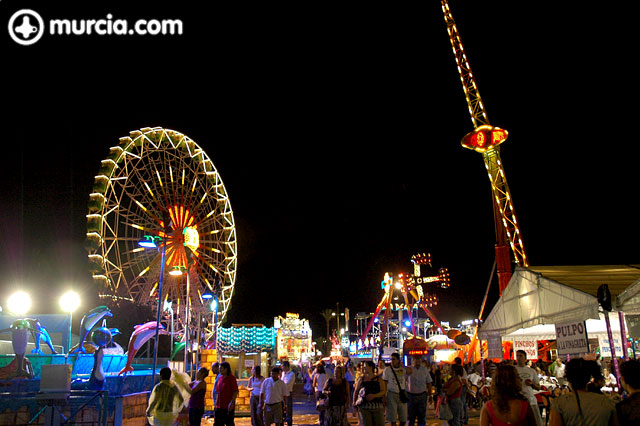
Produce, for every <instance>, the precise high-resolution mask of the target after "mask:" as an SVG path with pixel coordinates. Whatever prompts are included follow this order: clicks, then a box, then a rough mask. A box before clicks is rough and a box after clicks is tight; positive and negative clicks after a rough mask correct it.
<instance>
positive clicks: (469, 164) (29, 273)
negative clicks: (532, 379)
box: [0, 0, 640, 335]
mask: <svg viewBox="0 0 640 426" xmlns="http://www.w3.org/2000/svg"><path fill="white" fill-rule="evenodd" d="M427 3H428V4H426V5H422V6H420V7H418V6H414V5H411V6H406V5H395V4H394V5H392V4H384V5H381V6H372V5H370V4H366V5H365V4H362V5H360V6H359V7H355V6H349V7H345V5H344V4H335V5H330V4H317V5H306V6H299V5H296V6H293V7H281V8H280V9H274V7H273V6H272V5H270V6H268V7H265V6H261V7H260V8H259V9H257V8H254V7H253V6H249V5H243V6H238V7H237V8H235V9H233V10H231V9H229V8H226V9H222V8H219V9H211V10H206V11H205V10H203V9H201V8H196V7H193V8H187V6H184V5H182V4H178V3H174V6H173V7H163V6H159V5H155V4H154V5H149V6H147V7H145V8H138V9H135V10H134V9H132V8H131V6H126V7H125V6H116V5H115V4H114V3H111V2H102V3H96V4H94V3H92V4H91V5H89V4H86V3H82V4H73V3H69V2H42V3H38V2H31V1H20V2H18V1H17V0H3V1H2V2H0V22H4V24H3V25H2V26H1V28H2V30H0V43H1V51H2V56H3V60H2V68H3V73H2V76H3V84H2V86H3V87H2V101H3V103H4V108H3V111H4V112H3V115H2V146H3V148H4V154H3V156H2V157H3V167H2V171H1V172H0V176H1V179H2V180H1V181H0V271H2V273H1V274H0V293H1V294H0V300H1V301H0V305H3V304H4V301H5V300H6V296H7V295H8V294H10V293H11V292H13V291H14V290H15V289H16V288H18V287H19V288H23V289H27V290H29V291H31V293H32V295H37V296H35V298H36V300H35V301H34V304H35V306H34V309H33V311H34V312H42V313H53V312H57V311H58V307H57V298H58V294H59V293H58V292H59V290H60V289H61V288H66V287H68V286H69V285H70V283H74V286H75V287H76V288H78V289H80V290H81V291H83V292H84V293H83V294H84V296H83V297H84V298H87V299H89V298H90V297H91V295H92V293H94V292H95V288H94V287H92V286H93V284H92V281H91V278H90V274H89V272H88V271H87V267H86V252H85V251H84V249H83V242H84V238H85V235H84V234H85V229H86V219H85V215H86V212H87V201H88V194H89V192H90V190H91V186H92V183H93V177H94V176H95V174H96V173H97V171H98V169H99V165H100V160H102V159H104V158H105V157H106V156H107V155H108V152H109V147H111V146H114V145H116V144H117V142H118V138H120V137H122V136H126V135H128V134H129V131H131V130H135V129H139V128H142V127H153V126H161V127H165V128H169V129H174V130H177V131H179V132H182V133H184V134H186V135H187V136H189V137H191V138H192V139H194V140H195V141H196V142H197V143H198V144H199V145H200V146H201V147H202V148H203V149H204V150H205V151H206V152H207V154H208V155H209V157H210V158H211V159H212V160H213V162H214V164H215V167H216V168H217V170H218V171H219V172H220V174H221V177H222V179H223V181H224V184H225V187H226V189H227V192H228V194H229V197H230V200H231V205H232V207H233V210H234V216H235V222H236V227H237V235H238V251H239V263H238V275H237V282H236V288H235V289H236V295H235V296H234V299H233V310H232V311H231V312H230V314H229V315H230V318H229V319H230V322H232V323H256V322H258V323H264V324H266V325H269V326H270V325H272V319H273V317H274V316H276V315H284V314H285V312H298V313H300V315H301V316H302V317H304V318H307V319H309V320H311V323H312V327H313V328H314V334H316V335H323V334H324V329H325V328H324V320H323V319H322V317H321V316H320V311H321V310H323V309H325V308H334V309H335V307H336V303H337V302H339V303H340V307H341V308H343V307H348V308H349V309H350V311H351V312H352V314H353V313H355V312H359V311H367V312H370V311H373V310H374V309H375V305H376V304H377V303H378V301H379V299H380V298H381V297H382V292H381V290H380V285H379V283H380V280H381V279H382V276H383V275H384V273H385V272H387V271H388V272H393V273H399V272H410V271H411V263H410V257H411V255H413V254H416V253H422V252H425V253H426V252H430V253H431V255H432V258H433V261H434V266H436V267H440V266H444V267H448V268H449V272H450V274H451V288H449V289H447V290H441V291H439V292H438V294H439V296H440V301H441V302H440V304H439V305H438V307H437V309H436V310H435V312H436V315H437V316H438V317H439V318H440V319H441V320H450V321H451V322H454V323H457V322H458V321H461V320H463V319H468V318H471V317H473V316H474V315H477V314H478V310H479V308H480V303H481V301H482V297H483V295H484V291H485V288H486V285H487V282H488V280H489V276H490V272H491V267H492V264H493V256H494V254H493V244H494V242H495V236H494V229H493V218H492V207H491V193H490V185H489V181H488V179H487V175H486V171H485V169H484V165H483V162H482V157H481V155H480V154H477V153H475V152H472V151H469V150H466V149H464V148H462V147H461V146H460V139H461V138H462V137H463V136H464V135H465V134H466V133H468V132H470V131H471V130H473V127H472V123H471V120H470V118H469V114H468V111H467V105H466V101H465V98H464V94H463V91H462V86H461V83H460V79H459V77H458V73H457V69H456V66H455V61H454V56H453V52H452V49H451V44H450V42H449V39H448V35H447V31H446V27H445V23H444V19H443V15H442V10H441V7H440V4H439V2H437V1H430V2H427ZM515 3H517V4H515ZM21 8H30V9H33V10H35V11H37V12H38V13H39V14H40V15H42V17H43V18H44V19H45V20H48V19H54V18H67V19H73V18H77V19H103V18H104V17H105V16H106V15H107V14H108V13H111V14H113V16H114V19H119V18H128V19H133V20H135V19H140V18H146V19H151V18H155V19H165V18H171V19H182V20H183V23H184V34H183V35H181V36H155V37H152V36H115V35H111V36H102V37H101V36H97V35H83V36H52V35H49V34H45V35H44V36H43V38H42V39H41V40H40V41H39V42H38V43H36V44H35V45H33V46H19V45H17V44H16V43H14V42H13V41H12V40H11V39H10V38H9V35H8V32H7V30H6V28H7V24H6V22H7V21H8V19H9V17H10V16H11V15H12V14H13V13H14V12H15V11H17V10H19V9H21ZM451 9H452V11H453V14H454V18H455V19H456V22H457V24H458V28H459V30H460V33H461V37H462V42H463V44H464V46H465V49H466V52H467V55H468V58H469V60H470V63H471V67H472V70H473V71H474V75H475V77H476V81H477V84H478V87H479V90H480V93H481V95H482V98H483V101H484V103H485V106H486V108H487V112H488V116H489V120H490V121H491V123H492V124H493V125H496V126H500V127H502V128H505V129H507V130H508V131H509V133H510V136H509V140H508V141H507V142H506V143H505V144H503V145H502V149H501V155H502V159H503V161H504V167H505V171H506V174H507V179H508V182H509V186H510V189H511V192H512V195H513V199H514V203H515V210H516V213H517V216H518V220H519V223H520V225H521V231H522V236H523V239H524V244H525V248H526V250H527V254H528V256H529V258H530V262H531V264H532V265H536V266H540V265H545V266H546V265H570V264H628V263H637V262H638V257H637V248H636V247H635V246H636V244H635V242H636V241H637V240H638V237H639V236H640V235H639V230H638V224H637V211H636V209H634V206H635V205H636V204H637V203H636V202H635V198H636V195H637V189H636V183H637V181H638V178H637V161H638V158H639V157H638V153H639V148H638V143H637V142H636V139H637V135H636V133H635V132H636V129H635V127H636V126H635V123H636V122H637V120H635V116H634V114H633V112H634V111H637V106H636V103H635V100H634V97H635V92H636V89H635V88H634V86H633V83H634V78H635V69H634V68H632V67H631V66H630V65H628V64H627V61H629V58H630V55H631V54H632V52H634V51H635V50H637V49H636V46H635V43H632V41H631V40H635V38H628V37H629V36H630V30H629V27H628V26H627V25H626V24H625V23H624V20H625V16H629V14H630V12H629V11H626V12H625V11H624V10H621V11H615V12H614V11H610V10H607V9H606V7H603V6H602V5H600V7H595V6H588V5H585V4H580V7H579V8H577V7H576V8H574V7H570V6H558V5H557V4H553V6H551V4H548V5H547V4H544V3H539V2H532V3H531V6H529V7H525V5H524V4H522V3H521V2H511V1H491V2H488V1H456V0H451ZM614 16H615V19H614ZM636 38H637V37H636ZM496 300H497V280H494V284H493V288H492V291H491V295H490V299H489V304H488V306H487V309H486V311H485V315H486V313H488V311H489V310H490V308H491V307H492V305H493V303H495V301H496ZM91 307H92V306H87V307H86V308H87V309H90V308H91Z"/></svg>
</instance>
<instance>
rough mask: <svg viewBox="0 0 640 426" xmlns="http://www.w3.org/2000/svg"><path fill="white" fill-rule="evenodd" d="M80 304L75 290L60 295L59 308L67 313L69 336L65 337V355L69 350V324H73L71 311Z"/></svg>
mask: <svg viewBox="0 0 640 426" xmlns="http://www.w3.org/2000/svg"><path fill="white" fill-rule="evenodd" d="M78 306H80V296H78V294H77V293H76V292H75V291H72V290H69V291H67V292H66V293H64V294H63V295H62V296H60V308H62V310H63V311H65V312H68V313H69V338H68V339H67V356H68V355H69V353H70V352H71V326H72V324H73V311H75V310H76V309H78Z"/></svg>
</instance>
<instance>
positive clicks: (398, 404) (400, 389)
mask: <svg viewBox="0 0 640 426" xmlns="http://www.w3.org/2000/svg"><path fill="white" fill-rule="evenodd" d="M406 377H407V370H406V369H405V368H404V366H403V365H402V362H401V361H400V354H398V353H397V352H396V353H392V354H391V365H389V366H388V367H387V368H385V369H384V372H383V373H382V380H384V381H385V382H387V413H386V420H387V422H389V423H391V426H396V423H399V424H400V426H404V425H405V423H406V422H407V401H403V400H402V399H400V393H405V392H406Z"/></svg>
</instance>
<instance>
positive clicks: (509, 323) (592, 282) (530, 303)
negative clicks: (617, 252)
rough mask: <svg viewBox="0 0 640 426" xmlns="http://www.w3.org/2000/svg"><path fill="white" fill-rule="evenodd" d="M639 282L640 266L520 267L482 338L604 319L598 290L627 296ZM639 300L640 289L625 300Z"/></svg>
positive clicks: (490, 317) (482, 330) (490, 315)
mask: <svg viewBox="0 0 640 426" xmlns="http://www.w3.org/2000/svg"><path fill="white" fill-rule="evenodd" d="M638 280H640V265H605V266H546V267H545V266H540V267H529V268H523V267H520V266H516V269H515V271H514V273H513V275H512V277H511V280H510V281H509V285H508V286H507V287H506V288H505V289H504V291H503V293H502V296H501V297H500V299H499V300H498V302H497V303H496V305H495V306H494V308H493V309H492V310H491V312H490V313H489V315H488V316H487V319H486V320H485V321H484V324H483V325H482V327H481V328H480V330H479V332H478V336H479V337H480V338H481V339H489V338H494V339H495V338H497V337H501V336H506V335H508V334H510V333H513V332H515V331H516V330H521V329H527V328H530V327H534V326H537V325H540V324H555V323H563V322H570V321H574V320H581V319H583V320H586V319H593V320H598V319H600V318H599V314H598V299H597V297H596V295H597V291H598V287H599V286H600V285H601V284H607V285H608V286H609V290H610V291H611V295H612V296H613V297H616V296H619V295H622V296H624V295H625V294H627V293H625V292H626V291H628V290H629V289H630V287H632V284H634V283H636V285H637V282H638ZM633 287H635V285H634V286H633ZM633 297H636V298H637V299H638V300H637V301H638V304H639V306H640V285H638V286H637V291H636V293H634V294H632V295H630V297H629V298H628V299H625V300H629V301H630V302H633V301H632V300H631V299H633ZM634 300H635V299H634ZM630 304H631V303H630Z"/></svg>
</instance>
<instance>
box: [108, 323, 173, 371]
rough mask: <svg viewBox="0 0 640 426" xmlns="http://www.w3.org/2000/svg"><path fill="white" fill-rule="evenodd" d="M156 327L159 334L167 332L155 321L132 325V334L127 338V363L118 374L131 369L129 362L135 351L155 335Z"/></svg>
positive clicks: (131, 360)
mask: <svg viewBox="0 0 640 426" xmlns="http://www.w3.org/2000/svg"><path fill="white" fill-rule="evenodd" d="M156 328H158V333H159V334H169V333H168V332H167V331H166V330H165V329H164V327H163V326H162V324H160V325H159V326H158V323H157V322H156V321H149V322H148V323H146V324H138V325H136V326H135V327H134V330H133V334H131V337H130V338H129V348H128V350H127V364H126V365H125V366H124V368H123V369H122V370H121V371H120V372H119V373H118V376H119V375H121V374H122V373H126V372H129V371H133V367H132V366H131V363H132V362H133V357H135V356H136V352H138V350H139V349H140V348H141V347H142V345H144V344H145V343H146V342H147V340H149V339H151V338H152V337H155V335H156Z"/></svg>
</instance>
